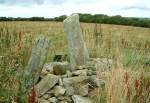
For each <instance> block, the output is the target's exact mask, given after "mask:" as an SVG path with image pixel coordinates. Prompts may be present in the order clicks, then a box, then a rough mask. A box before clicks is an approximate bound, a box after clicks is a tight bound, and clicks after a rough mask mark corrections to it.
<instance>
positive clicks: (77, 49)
mask: <svg viewBox="0 0 150 103" xmlns="http://www.w3.org/2000/svg"><path fill="white" fill-rule="evenodd" d="M64 28H65V32H66V34H67V39H68V47H69V52H70V63H71V67H72V69H73V70H74V69H75V68H76V66H79V65H84V64H85V63H86V62H87V60H88V59H89V55H88V51H87V48H86V46H85V44H84V41H83V37H82V34H81V28H80V23H79V15H78V14H73V15H71V16H69V17H68V18H66V19H65V20H64Z"/></svg>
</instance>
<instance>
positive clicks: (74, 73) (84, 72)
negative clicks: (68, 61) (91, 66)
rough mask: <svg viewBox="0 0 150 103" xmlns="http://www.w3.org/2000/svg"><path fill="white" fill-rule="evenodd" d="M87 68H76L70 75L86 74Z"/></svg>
mask: <svg viewBox="0 0 150 103" xmlns="http://www.w3.org/2000/svg"><path fill="white" fill-rule="evenodd" d="M87 71H88V70H87V69H83V70H76V71H73V72H72V75H74V76H79V75H80V76H87Z"/></svg>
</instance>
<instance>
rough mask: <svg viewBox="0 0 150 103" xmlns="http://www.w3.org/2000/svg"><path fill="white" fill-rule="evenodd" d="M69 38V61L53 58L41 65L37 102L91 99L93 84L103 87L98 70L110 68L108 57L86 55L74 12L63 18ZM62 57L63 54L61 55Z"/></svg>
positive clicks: (88, 101)
mask: <svg viewBox="0 0 150 103" xmlns="http://www.w3.org/2000/svg"><path fill="white" fill-rule="evenodd" d="M64 27H65V32H66V34H67V38H68V48H69V52H70V55H69V57H70V62H68V61H59V62H57V61H55V62H51V63H47V64H45V65H44V67H43V69H42V72H41V74H40V78H41V80H40V81H39V82H38V83H37V84H36V85H35V89H36V91H37V94H38V102H39V103H93V101H92V100H91V99H90V98H89V94H90V92H91V91H93V90H94V89H95V88H99V87H101V88H104V87H105V81H104V80H102V79H99V78H97V76H96V73H97V70H98V69H100V71H105V70H109V69H110V67H111V64H112V61H111V60H108V59H99V58H96V59H89V55H88V52H87V49H86V46H85V44H84V41H83V38H82V34H81V30H80V25H79V16H78V15H77V14H73V15H71V16H70V17H68V18H67V19H66V20H64ZM62 57H63V56H62ZM59 60H62V59H61V58H60V57H59Z"/></svg>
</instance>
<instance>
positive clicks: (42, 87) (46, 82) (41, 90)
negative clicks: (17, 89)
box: [35, 74, 59, 96]
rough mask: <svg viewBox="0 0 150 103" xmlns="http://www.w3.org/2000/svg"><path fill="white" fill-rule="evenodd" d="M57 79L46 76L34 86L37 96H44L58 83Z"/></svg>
mask: <svg viewBox="0 0 150 103" xmlns="http://www.w3.org/2000/svg"><path fill="white" fill-rule="evenodd" d="M58 80H59V77H58V76H55V75H52V74H48V75H47V76H45V77H44V78H43V79H42V80H41V81H40V82H39V83H38V84H37V85H36V86H35V88H36V90H37V92H38V96H41V95H43V94H45V93H46V92H47V91H48V90H49V89H51V88H52V87H54V86H55V84H56V83H57V82H58Z"/></svg>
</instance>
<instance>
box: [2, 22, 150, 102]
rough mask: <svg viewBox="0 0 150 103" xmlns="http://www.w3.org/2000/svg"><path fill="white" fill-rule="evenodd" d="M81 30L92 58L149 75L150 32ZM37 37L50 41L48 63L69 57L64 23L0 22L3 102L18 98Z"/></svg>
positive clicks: (111, 28)
mask: <svg viewBox="0 0 150 103" xmlns="http://www.w3.org/2000/svg"><path fill="white" fill-rule="evenodd" d="M81 29H82V33H83V37H84V41H85V44H86V45H87V47H88V50H89V54H90V57H102V58H110V59H113V60H116V61H118V62H119V64H120V65H122V66H123V67H124V68H132V70H133V69H134V70H137V69H139V68H142V69H143V70H144V71H146V72H149V71H150V29H149V28H141V27H131V26H118V25H107V24H93V23H81ZM38 35H46V36H47V37H48V38H50V40H51V47H50V50H49V53H48V57H47V62H50V61H52V59H53V57H54V55H55V54H58V53H64V54H68V49H67V40H66V34H65V33H64V28H63V23H61V22H0V78H1V81H0V85H1V88H0V100H5V99H12V98H11V97H12V96H14V95H16V92H14V91H15V90H17V89H18V88H17V87H16V84H17V83H18V82H17V80H18V77H19V76H20V74H21V72H22V70H23V69H24V67H25V66H26V64H27V62H28V59H29V57H30V52H31V48H32V43H33V39H34V38H35V37H37V36H38ZM112 103H113V102H112Z"/></svg>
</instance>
